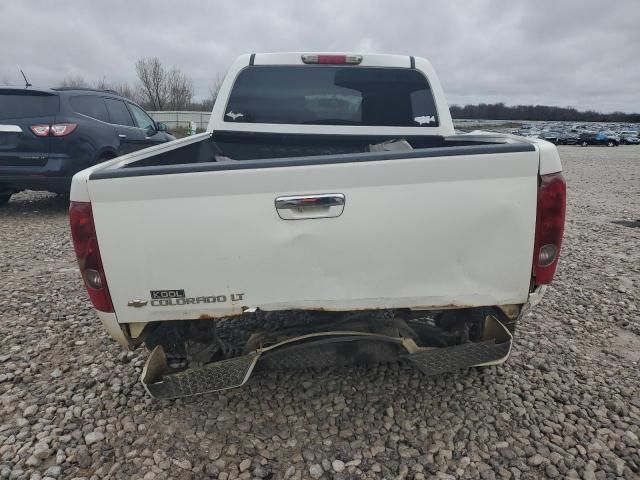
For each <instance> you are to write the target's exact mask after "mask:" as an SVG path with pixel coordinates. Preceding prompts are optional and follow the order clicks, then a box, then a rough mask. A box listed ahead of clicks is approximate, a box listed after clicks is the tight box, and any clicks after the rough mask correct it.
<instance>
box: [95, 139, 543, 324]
mask: <svg viewBox="0 0 640 480" xmlns="http://www.w3.org/2000/svg"><path fill="white" fill-rule="evenodd" d="M479 160H480V158H479V157H478V156H454V157H442V158H440V157H435V158H411V159H406V160H388V161H381V162H367V163H349V164H336V165H319V166H308V167H282V168H271V169H253V170H231V171H215V172H201V173H197V174H178V175H160V176H140V177H131V178H118V179H105V180H97V181H91V182H89V194H90V197H91V200H92V206H93V211H94V215H95V223H96V229H97V233H98V238H99V239H100V251H101V255H102V259H103V263H104V268H105V273H106V277H107V279H108V281H109V289H110V293H111V298H112V301H113V305H114V308H115V311H116V315H117V317H118V321H120V322H123V323H133V322H149V321H153V320H173V319H193V318H198V317H199V316H200V315H202V314H203V313H206V314H207V315H210V316H212V317H223V316H229V315H235V314H239V313H242V311H243V308H249V307H258V308H260V309H262V310H289V309H319V308H323V309H331V310H358V309H370V308H439V307H442V306H446V305H452V306H482V305H500V304H515V303H524V302H525V301H526V299H527V295H528V293H529V282H530V270H531V252H532V249H533V240H534V227H535V205H536V189H537V183H536V175H537V168H538V158H537V152H536V151H529V152H516V153H501V154H490V155H484V156H482V159H481V160H482V161H479ZM114 189H117V195H114ZM334 191H335V192H339V193H341V194H343V195H344V196H345V199H346V202H345V206H344V212H343V213H342V215H340V216H339V217H335V218H314V219H303V220H297V221H286V220H283V219H282V218H280V216H279V215H278V212H277V211H276V208H275V206H274V201H275V199H276V198H278V197H281V196H287V195H296V194H322V193H327V192H334ZM382 272H384V274H383V275H381V273H382ZM167 289H180V290H183V291H184V292H185V294H184V298H168V299H152V298H151V293H150V292H151V291H155V290H167ZM137 299H142V300H148V301H149V303H148V304H147V305H146V306H144V307H142V308H135V307H131V306H129V305H128V304H129V302H130V301H132V300H137ZM188 302H191V303H188Z"/></svg>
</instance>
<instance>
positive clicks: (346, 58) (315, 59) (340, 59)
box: [302, 55, 362, 65]
mask: <svg viewBox="0 0 640 480" xmlns="http://www.w3.org/2000/svg"><path fill="white" fill-rule="evenodd" d="M302 61H303V62H304V63H307V64H309V63H312V64H313V63H319V64H330V65H358V64H359V63H360V62H362V55H302Z"/></svg>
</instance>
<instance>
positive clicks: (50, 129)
mask: <svg viewBox="0 0 640 480" xmlns="http://www.w3.org/2000/svg"><path fill="white" fill-rule="evenodd" d="M77 126H78V125H77V124H75V123H54V124H53V125H31V131H32V132H33V133H34V134H35V135H37V136H38V137H48V136H49V135H53V136H54V137H64V136H65V135H69V134H70V133H71V132H73V131H74V130H75V129H76V127H77Z"/></svg>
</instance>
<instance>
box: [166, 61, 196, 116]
mask: <svg viewBox="0 0 640 480" xmlns="http://www.w3.org/2000/svg"><path fill="white" fill-rule="evenodd" d="M166 82H167V96H168V101H167V109H168V110H185V109H187V108H188V107H189V105H190V104H191V100H192V98H193V81H192V80H191V79H190V78H189V77H187V75H186V74H185V73H183V72H182V71H180V70H178V69H177V68H176V67H173V68H172V69H171V70H169V71H168V72H167V76H166Z"/></svg>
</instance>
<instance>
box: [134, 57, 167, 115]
mask: <svg viewBox="0 0 640 480" xmlns="http://www.w3.org/2000/svg"><path fill="white" fill-rule="evenodd" d="M136 72H137V73H138V78H139V79H140V84H141V85H140V91H141V93H142V98H143V100H144V102H145V103H147V104H148V106H149V107H150V108H152V109H153V110H162V109H163V108H164V107H165V104H166V103H167V99H168V89H167V72H166V70H165V69H164V67H163V66H162V63H161V62H160V59H159V58H157V57H153V58H140V59H138V61H137V62H136Z"/></svg>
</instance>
